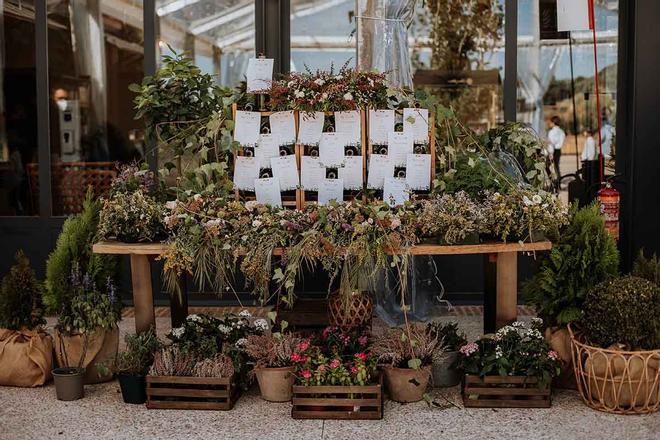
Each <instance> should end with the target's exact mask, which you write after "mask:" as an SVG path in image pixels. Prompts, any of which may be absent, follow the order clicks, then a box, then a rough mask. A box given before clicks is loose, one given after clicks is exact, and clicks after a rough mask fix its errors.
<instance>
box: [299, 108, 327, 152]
mask: <svg viewBox="0 0 660 440" xmlns="http://www.w3.org/2000/svg"><path fill="white" fill-rule="evenodd" d="M324 123H325V114H324V113H323V112H309V113H308V112H300V121H299V126H298V143H299V144H302V145H316V144H318V143H319V142H320V141H321V133H323V124H324Z"/></svg>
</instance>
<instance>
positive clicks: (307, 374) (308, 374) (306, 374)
mask: <svg viewBox="0 0 660 440" xmlns="http://www.w3.org/2000/svg"><path fill="white" fill-rule="evenodd" d="M300 374H301V375H302V377H303V378H305V379H309V378H310V377H312V372H311V371H309V370H303V371H302V373H300Z"/></svg>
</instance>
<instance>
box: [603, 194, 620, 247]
mask: <svg viewBox="0 0 660 440" xmlns="http://www.w3.org/2000/svg"><path fill="white" fill-rule="evenodd" d="M620 200H621V196H620V195H619V191H617V190H616V189H615V188H612V185H611V184H610V183H609V182H608V183H607V184H606V185H605V188H601V189H600V191H598V203H599V204H600V213H601V214H602V215H603V217H604V218H605V229H606V230H607V232H608V233H609V234H610V235H611V236H612V238H614V239H615V240H616V241H619V201H620Z"/></svg>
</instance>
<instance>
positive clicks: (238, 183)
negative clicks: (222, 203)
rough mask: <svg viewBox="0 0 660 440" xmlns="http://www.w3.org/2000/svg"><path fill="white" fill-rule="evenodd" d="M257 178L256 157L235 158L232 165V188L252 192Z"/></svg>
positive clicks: (257, 164)
mask: <svg viewBox="0 0 660 440" xmlns="http://www.w3.org/2000/svg"><path fill="white" fill-rule="evenodd" d="M258 177H259V163H258V162H257V158H256V157H247V156H236V162H235V163H234V188H235V189H239V190H243V191H254V181H255V179H257V178H258Z"/></svg>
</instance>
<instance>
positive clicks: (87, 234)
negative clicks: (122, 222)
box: [44, 190, 117, 312]
mask: <svg viewBox="0 0 660 440" xmlns="http://www.w3.org/2000/svg"><path fill="white" fill-rule="evenodd" d="M100 210H101V207H100V202H99V201H98V200H97V199H95V198H94V194H93V192H92V191H91V190H90V191H88V192H87V196H86V198H85V202H84V204H83V212H82V213H80V214H78V215H76V216H73V217H69V218H68V219H67V220H66V221H65V222H64V225H63V226H62V232H61V233H60V235H59V237H58V238H57V244H56V245H55V249H54V250H53V252H51V254H50V255H49V256H48V262H47V264H46V291H45V293H44V305H45V306H46V308H47V309H48V310H50V311H52V312H60V311H61V309H62V307H64V306H65V305H66V304H67V303H68V302H70V300H71V294H72V292H71V286H70V280H69V277H70V276H71V271H72V269H73V266H74V263H78V264H79V265H80V269H81V270H82V271H83V272H84V273H87V274H89V276H91V277H92V279H93V281H94V282H95V283H96V284H97V285H105V283H106V282H107V279H108V277H110V278H113V279H114V278H115V277H116V273H117V263H116V261H117V260H116V258H115V257H112V256H108V255H99V254H93V253H92V245H93V244H94V241H95V239H96V234H97V229H98V223H99V213H100Z"/></svg>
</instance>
